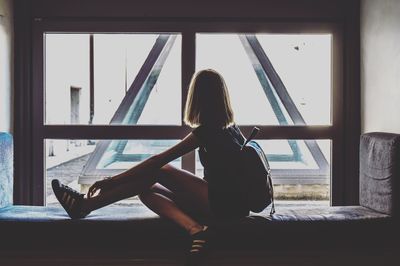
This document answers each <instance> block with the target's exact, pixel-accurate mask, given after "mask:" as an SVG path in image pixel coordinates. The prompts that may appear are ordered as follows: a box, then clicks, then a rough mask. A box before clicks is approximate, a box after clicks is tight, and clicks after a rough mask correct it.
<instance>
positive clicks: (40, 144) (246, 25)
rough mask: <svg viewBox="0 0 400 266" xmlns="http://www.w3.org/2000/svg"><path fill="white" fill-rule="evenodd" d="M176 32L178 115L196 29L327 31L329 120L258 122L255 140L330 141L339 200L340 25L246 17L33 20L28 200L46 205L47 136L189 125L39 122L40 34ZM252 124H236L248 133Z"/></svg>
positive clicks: (164, 130)
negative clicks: (179, 54) (178, 47)
mask: <svg viewBox="0 0 400 266" xmlns="http://www.w3.org/2000/svg"><path fill="white" fill-rule="evenodd" d="M46 32H52V33H63V32H68V33H107V32H113V33H127V32H132V33H178V34H181V35H182V65H181V78H182V82H181V84H182V91H181V97H182V104H181V107H182V109H181V110H182V112H181V114H182V119H183V108H184V103H185V99H186V96H187V90H188V84H189V81H190V78H191V76H192V75H193V73H194V72H195V54H196V50H195V41H196V40H195V39H196V33H307V34H312V33H329V34H332V92H331V93H332V97H331V101H332V102H331V106H332V107H331V108H332V109H331V114H332V124H331V125H328V126H262V125H261V126H259V125H258V126H259V127H260V129H261V131H260V133H259V134H258V135H257V139H294V140H296V139H300V140H303V139H315V140H317V139H329V140H331V145H332V149H331V182H330V185H331V186H330V187H331V197H330V198H331V205H341V204H342V203H343V198H344V196H343V194H344V189H343V184H344V182H345V181H344V174H343V173H344V162H343V159H342V158H343V157H344V154H345V148H344V117H343V114H344V107H345V106H344V81H343V76H344V74H343V69H344V65H343V55H344V49H343V45H344V44H343V27H342V25H341V24H340V23H335V22H290V23H280V22H248V21H244V22H243V21H218V20H216V21H212V20H208V21H207V22H205V21H201V20H199V21H193V20H189V21H186V22H185V23H182V21H181V20H180V21H176V22H174V21H172V22H171V21H168V22H166V21H123V20H122V21H80V20H72V21H63V20H61V21H60V20H52V19H45V20H44V19H36V20H34V22H33V31H32V40H33V42H32V49H33V50H32V92H33V93H32V129H33V130H32V151H33V153H34V154H35V156H32V158H31V161H32V181H31V182H32V184H33V185H32V186H31V187H32V192H31V197H32V199H31V202H32V203H33V204H35V205H44V204H45V195H44V194H45V182H46V179H45V178H44V176H45V167H44V165H45V164H44V163H45V162H44V160H45V157H44V142H45V140H46V139H181V138H183V137H184V136H185V135H187V134H188V133H189V132H190V131H191V129H190V128H189V127H187V126H185V125H184V124H183V123H182V125H181V126H153V125H150V126H149V125H144V126H140V125H137V126H136V125H135V126H123V125H46V124H45V121H44V109H45V106H44V99H45V97H44V96H45V95H44V93H45V91H44V38H43V36H44V33H46ZM252 127H253V126H241V129H242V131H243V133H244V134H245V135H249V133H250V131H251V129H252ZM182 168H184V169H186V170H189V171H191V172H194V171H195V154H194V151H193V152H190V153H188V154H187V155H185V156H183V157H182Z"/></svg>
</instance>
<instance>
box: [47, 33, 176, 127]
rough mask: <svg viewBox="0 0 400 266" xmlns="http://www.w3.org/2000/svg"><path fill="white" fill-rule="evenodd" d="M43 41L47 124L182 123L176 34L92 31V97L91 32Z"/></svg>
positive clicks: (48, 37) (51, 37) (50, 37)
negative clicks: (91, 70)
mask: <svg viewBox="0 0 400 266" xmlns="http://www.w3.org/2000/svg"><path fill="white" fill-rule="evenodd" d="M45 42H46V45H45V47H46V48H45V61H46V64H45V74H46V83H45V84H46V85H45V90H46V93H45V95H46V106H45V110H46V114H45V116H46V117H45V121H46V123H47V124H104V125H106V124H111V123H112V124H127V125H130V124H139V125H144V124H153V125H179V124H181V69H180V66H181V36H180V35H176V34H163V35H159V34H93V75H94V82H93V83H94V84H93V90H94V93H93V95H92V96H91V94H90V86H91V84H90V34H52V33H47V34H46V35H45ZM166 100H167V102H168V103H169V104H168V106H166V105H165V104H162V103H163V102H165V101H166ZM91 101H93V103H94V104H93V105H91Z"/></svg>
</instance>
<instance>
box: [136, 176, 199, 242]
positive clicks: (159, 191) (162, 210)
mask: <svg viewBox="0 0 400 266" xmlns="http://www.w3.org/2000/svg"><path fill="white" fill-rule="evenodd" d="M139 198H140V200H141V201H142V202H143V203H144V204H145V205H146V206H147V207H148V208H149V209H151V210H152V211H154V212H155V213H157V214H158V215H160V216H161V217H165V218H168V219H170V220H172V221H174V222H175V223H177V224H178V225H179V226H181V227H183V228H184V229H185V230H186V231H187V232H188V233H189V234H191V235H193V234H195V233H197V232H199V231H201V230H202V229H203V226H202V225H200V224H199V223H198V222H197V221H195V220H194V219H193V218H192V217H190V216H189V215H188V214H187V213H185V211H184V210H182V209H181V208H180V206H178V204H177V203H176V202H175V201H174V200H173V198H175V197H174V196H173V193H172V192H171V191H169V190H166V189H165V188H164V187H162V186H161V185H158V184H155V185H154V186H153V187H152V188H151V189H150V190H148V191H147V192H144V193H141V194H140V195H139Z"/></svg>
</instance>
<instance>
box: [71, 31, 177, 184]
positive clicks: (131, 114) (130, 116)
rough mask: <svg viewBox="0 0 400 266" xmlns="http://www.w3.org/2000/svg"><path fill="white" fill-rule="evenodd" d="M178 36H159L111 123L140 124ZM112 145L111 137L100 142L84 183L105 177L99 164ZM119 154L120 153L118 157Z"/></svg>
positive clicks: (84, 170) (81, 176) (120, 144)
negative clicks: (139, 120) (87, 179)
mask: <svg viewBox="0 0 400 266" xmlns="http://www.w3.org/2000/svg"><path fill="white" fill-rule="evenodd" d="M175 39H176V36H172V35H169V34H161V35H159V37H158V38H157V39H156V41H155V43H154V46H153V48H152V49H151V51H150V53H149V55H148V56H147V58H146V60H145V62H144V63H143V65H142V67H141V68H140V70H139V72H138V74H137V75H136V77H135V79H134V81H133V82H132V84H131V86H130V87H129V90H128V91H127V93H126V95H125V97H124V98H123V100H122V101H121V104H120V105H119V106H118V109H117V110H116V112H115V114H114V116H113V117H112V118H111V121H110V124H123V123H124V122H125V123H126V122H128V121H129V122H130V123H129V124H136V123H137V121H138V119H139V117H140V115H141V114H142V112H143V109H144V106H145V104H146V102H147V100H148V98H149V96H150V93H151V91H152V89H153V87H154V85H155V83H156V82H157V79H158V76H159V74H160V72H161V69H162V67H163V65H164V63H165V60H166V58H167V57H168V54H169V52H170V50H171V48H172V46H173V43H174V41H175ZM126 143H127V141H124V143H119V145H118V146H119V147H116V148H118V149H119V150H120V149H123V148H124V147H125V145H126ZM111 144H112V141H111V140H101V141H99V143H98V144H97V145H96V148H95V150H94V151H93V153H92V155H91V156H90V158H89V160H88V162H87V164H86V165H85V167H84V169H83V170H82V173H81V175H80V177H79V179H80V180H79V183H82V182H81V179H82V178H85V177H87V176H88V177H92V178H93V177H100V176H101V172H102V171H101V170H97V169H96V166H97V164H98V163H99V161H100V160H101V158H102V155H103V154H104V152H105V151H106V150H107V148H108V147H109V145H111ZM116 155H117V154H115V155H114V156H116ZM82 181H83V180H82ZM83 183H85V181H83Z"/></svg>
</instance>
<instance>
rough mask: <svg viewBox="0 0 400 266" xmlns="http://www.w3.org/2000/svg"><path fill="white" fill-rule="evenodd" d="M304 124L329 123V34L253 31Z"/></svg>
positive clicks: (330, 40)
mask: <svg viewBox="0 0 400 266" xmlns="http://www.w3.org/2000/svg"><path fill="white" fill-rule="evenodd" d="M257 38H258V40H259V41H260V44H261V46H262V48H263V49H264V51H265V53H266V54H267V56H268V57H269V59H270V60H271V63H272V65H273V66H274V68H275V70H276V72H277V73H278V75H279V77H280V78H281V79H282V82H283V83H284V85H285V87H286V89H287V90H288V93H289V95H290V96H291V98H292V100H293V101H294V103H295V105H296V107H297V109H298V110H299V111H300V113H301V115H302V116H303V118H304V119H305V121H306V124H307V125H329V124H331V115H330V110H331V42H332V35H330V34H314V35H307V34H285V35H280V34H257Z"/></svg>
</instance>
